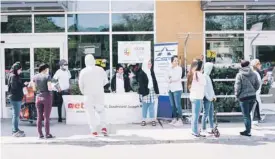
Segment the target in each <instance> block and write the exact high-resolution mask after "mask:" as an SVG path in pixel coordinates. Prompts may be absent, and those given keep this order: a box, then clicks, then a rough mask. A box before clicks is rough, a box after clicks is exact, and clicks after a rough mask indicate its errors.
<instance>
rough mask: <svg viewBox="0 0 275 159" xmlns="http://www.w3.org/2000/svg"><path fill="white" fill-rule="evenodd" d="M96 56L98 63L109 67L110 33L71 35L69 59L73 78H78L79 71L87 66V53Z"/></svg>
mask: <svg viewBox="0 0 275 159" xmlns="http://www.w3.org/2000/svg"><path fill="white" fill-rule="evenodd" d="M88 53H91V54H93V55H94V56H95V59H96V62H97V64H98V65H100V66H102V67H103V68H104V69H109V68H108V67H109V60H110V55H109V35H69V37H68V59H69V61H70V62H69V69H70V71H71V74H72V79H78V75H79V71H80V70H81V69H82V68H84V67H85V61H84V58H85V55H86V54H88Z"/></svg>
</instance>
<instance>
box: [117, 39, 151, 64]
mask: <svg viewBox="0 0 275 159" xmlns="http://www.w3.org/2000/svg"><path fill="white" fill-rule="evenodd" d="M150 57H151V42H150V41H118V63H142V62H143V59H144V58H150Z"/></svg>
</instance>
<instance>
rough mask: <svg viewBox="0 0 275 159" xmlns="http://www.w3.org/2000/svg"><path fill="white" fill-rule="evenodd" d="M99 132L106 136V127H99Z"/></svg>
mask: <svg viewBox="0 0 275 159" xmlns="http://www.w3.org/2000/svg"><path fill="white" fill-rule="evenodd" d="M101 133H102V134H103V135H104V136H108V132H107V129H106V128H102V129H101Z"/></svg>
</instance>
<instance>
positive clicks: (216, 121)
mask: <svg viewBox="0 0 275 159" xmlns="http://www.w3.org/2000/svg"><path fill="white" fill-rule="evenodd" d="M213 106H214V118H215V127H214V129H213V130H212V133H213V134H214V136H215V137H216V138H218V137H220V131H219V129H218V118H217V108H216V107H215V105H214V103H213Z"/></svg>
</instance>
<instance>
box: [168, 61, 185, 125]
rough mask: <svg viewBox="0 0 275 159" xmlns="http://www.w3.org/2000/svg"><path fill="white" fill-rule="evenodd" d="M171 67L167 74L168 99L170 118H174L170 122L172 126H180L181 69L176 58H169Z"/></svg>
mask: <svg viewBox="0 0 275 159" xmlns="http://www.w3.org/2000/svg"><path fill="white" fill-rule="evenodd" d="M171 63H172V67H171V69H170V70H169V73H168V82H169V86H168V88H169V99H170V103H171V106H172V110H173V111H172V113H173V114H172V117H173V118H174V119H173V120H172V122H171V124H173V125H182V122H181V120H179V119H181V118H182V106H181V95H182V83H181V77H182V68H181V67H180V66H179V59H178V56H173V57H172V58H171Z"/></svg>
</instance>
